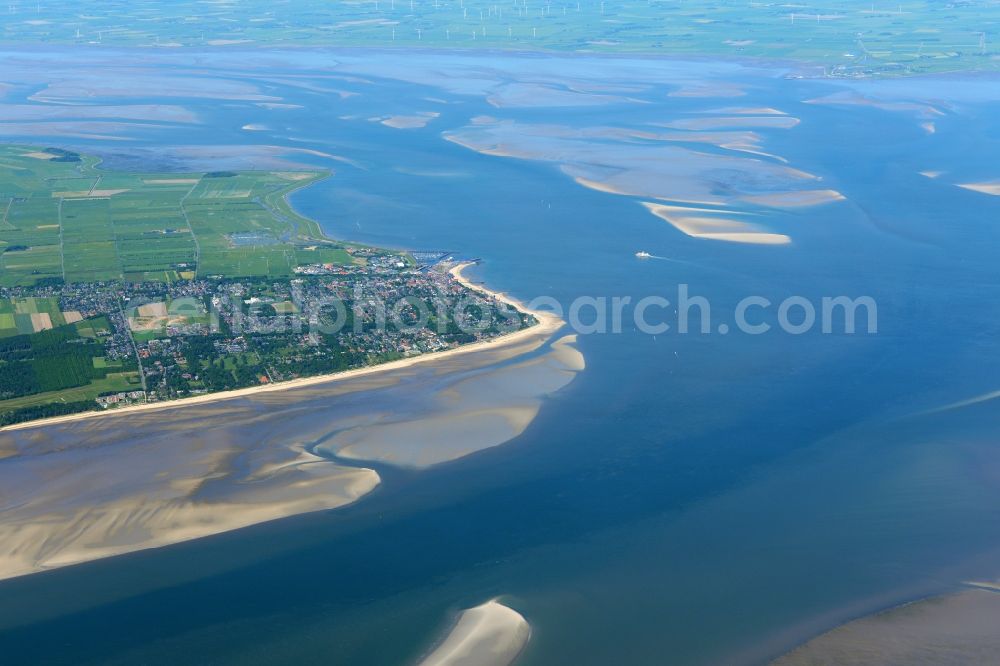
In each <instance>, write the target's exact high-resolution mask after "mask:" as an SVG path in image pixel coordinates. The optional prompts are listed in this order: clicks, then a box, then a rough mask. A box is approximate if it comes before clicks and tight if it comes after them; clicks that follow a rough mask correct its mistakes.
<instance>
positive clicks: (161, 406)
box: [0, 262, 564, 432]
mask: <svg viewBox="0 0 1000 666" xmlns="http://www.w3.org/2000/svg"><path fill="white" fill-rule="evenodd" d="M471 265H472V264H471V262H469V263H462V264H458V265H457V266H455V267H454V268H452V269H451V271H450V273H451V275H452V276H453V277H454V278H455V279H456V280H457V281H458V282H460V283H461V284H463V285H465V286H466V287H468V288H469V289H472V290H474V291H477V292H479V293H481V294H484V295H486V296H489V297H491V298H494V299H496V300H497V301H499V302H501V303H505V304H507V305H511V306H513V307H515V308H517V309H519V310H521V311H522V312H526V313H528V314H531V315H533V316H534V317H535V318H536V319H537V320H538V323H537V324H535V325H534V326H531V327H529V328H525V329H522V330H520V331H516V332H514V333H510V334H508V335H504V336H500V337H497V338H494V339H492V340H484V341H482V342H475V343H472V344H468V345H463V346H461V347H455V348H453V349H447V350H444V351H439V352H432V353H429V354H422V355H420V356H414V357H412V358H405V359H400V360H398V361H392V362H390V363H383V364H381V365H373V366H369V367H365V368H357V369H354V370H345V371H342V372H336V373H332V374H328V375H317V376H315V377H302V378H300V379H292V380H289V381H286V382H278V383H275V384H265V385H263V386H251V387H249V388H244V389H237V390H235V391H220V392H218V393H208V394H206V395H198V396H192V397H190V398H181V399H179V400H171V401H169V402H158V403H151V404H146V405H132V406H129V407H121V408H118V409H114V410H113V411H104V412H81V413H79V414H67V415H65V416H55V417H52V418H48V419H40V420H37V421H27V422H25V423H15V424H13V425H9V426H5V427H3V428H0V432H4V431H10V430H22V429H25V428H35V427H38V426H43V425H52V424H56V423H69V422H73V421H83V420H86V419H92V418H100V417H105V418H106V417H109V416H125V415H129V414H135V413H136V412H149V411H158V410H165V409H179V408H184V407H190V406H192V405H198V404H205V403H211V402H218V401H222V400H231V399H234V398H242V397H246V396H253V395H258V394H261V393H271V392H275V391H287V390H290V389H295V388H301V387H304V386H315V385H319V384H327V383H329V382H337V381H343V380H345V379H351V378H354V377H363V376H366V375H374V374H378V373H384V372H390V371H393V370H399V369H401V368H409V367H411V366H414V365H418V364H423V363H428V362H432V361H436V360H440V359H442V358H449V357H454V356H460V355H464V354H469V353H473V352H478V351H483V350H485V349H492V348H497V347H501V346H508V345H513V344H516V343H518V342H521V341H524V340H528V339H530V338H534V337H538V336H539V335H542V336H545V337H548V336H549V335H551V334H552V333H555V332H556V331H557V330H559V328H561V327H562V325H563V323H564V322H563V321H562V319H560V318H559V317H557V316H555V315H554V314H552V313H550V312H542V311H537V310H531V309H529V308H528V307H527V306H526V305H524V304H523V303H521V302H520V301H518V300H517V299H515V298H513V297H511V296H508V295H506V294H503V293H501V292H495V291H491V290H490V289H487V288H486V287H484V286H483V285H480V284H475V283H473V282H470V281H469V280H468V279H467V278H466V277H464V276H463V274H462V271H464V270H465V269H466V268H467V267H469V266H471Z"/></svg>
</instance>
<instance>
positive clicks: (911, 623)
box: [773, 589, 1000, 666]
mask: <svg viewBox="0 0 1000 666" xmlns="http://www.w3.org/2000/svg"><path fill="white" fill-rule="evenodd" d="M998 623H1000V594H997V593H996V591H993V590H986V589H970V590H965V591H962V592H958V593H955V594H950V595H944V596H940V597H932V598H930V599H924V600H921V601H916V602H913V603H909V604H904V605H902V606H897V607H896V608H892V609H889V610H887V611H884V612H881V613H876V614H874V615H870V616H868V617H864V618H861V619H859V620H855V621H853V622H848V623H847V624H845V625H842V626H840V627H838V628H836V629H833V630H832V631H829V632H827V633H825V634H823V635H821V636H818V637H816V638H814V639H812V640H810V641H808V642H807V643H805V644H803V645H801V646H800V647H798V648H796V649H795V650H793V651H791V652H789V653H788V654H786V655H784V656H782V657H780V658H779V659H777V660H775V661H774V662H773V663H774V664H775V665H776V666H797V665H798V664H803V665H805V664H838V665H840V664H843V665H848V666H849V665H852V664H856V665H858V666H861V665H863V664H989V663H995V662H996V656H997V655H998V654H1000V632H998V631H997V626H998Z"/></svg>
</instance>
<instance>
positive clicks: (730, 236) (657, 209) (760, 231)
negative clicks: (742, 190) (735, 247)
mask: <svg viewBox="0 0 1000 666" xmlns="http://www.w3.org/2000/svg"><path fill="white" fill-rule="evenodd" d="M642 205H643V206H645V208H646V210H648V211H649V212H650V213H652V214H653V215H655V216H656V217H658V218H660V219H661V220H664V221H665V222H668V223H669V224H670V225H672V226H673V227H674V228H675V229H677V230H678V231H680V232H682V233H684V234H685V235H687V236H690V237H692V238H701V239H704V240H717V241H725V242H729V243H751V244H755V245H788V244H789V243H791V242H792V239H791V238H789V237H788V236H786V235H784V234H776V233H772V232H770V231H769V230H767V229H765V228H763V227H761V226H760V225H757V224H751V223H749V222H745V221H743V220H739V219H735V218H734V216H739V215H741V213H739V212H736V211H718V210H714V209H710V208H688V207H684V206H671V205H668V204H660V203H653V202H650V201H643V202H642ZM720 214H721V215H725V216H726V217H721V216H720Z"/></svg>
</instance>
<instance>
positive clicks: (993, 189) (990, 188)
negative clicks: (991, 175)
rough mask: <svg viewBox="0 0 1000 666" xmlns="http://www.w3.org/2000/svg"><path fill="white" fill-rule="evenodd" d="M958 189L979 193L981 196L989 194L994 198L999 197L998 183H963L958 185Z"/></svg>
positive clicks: (999, 187)
mask: <svg viewBox="0 0 1000 666" xmlns="http://www.w3.org/2000/svg"><path fill="white" fill-rule="evenodd" d="M959 187H961V188H962V189H965V190H972V191H973V192H980V193H982V194H990V195H992V196H995V197H1000V182H991V183H963V184H961V185H959Z"/></svg>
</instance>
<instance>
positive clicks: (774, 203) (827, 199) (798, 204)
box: [741, 190, 1000, 208]
mask: <svg viewBox="0 0 1000 666" xmlns="http://www.w3.org/2000/svg"><path fill="white" fill-rule="evenodd" d="M998 193H1000V192H998ZM741 198H742V199H743V201H747V202H749V203H753V204H758V205H761V206H769V207H771V208H805V207H807V206H818V205H820V204H826V203H832V202H834V201H843V200H845V199H846V198H847V197H845V196H844V195H843V194H841V193H840V192H837V191H836V190H798V191H793V192H774V193H771V194H755V195H751V196H745V197H741Z"/></svg>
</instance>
